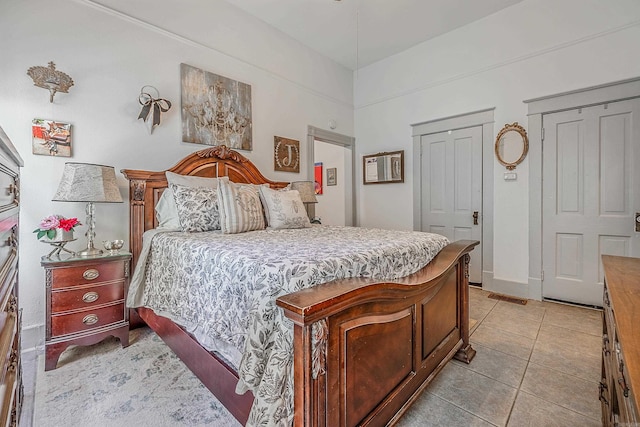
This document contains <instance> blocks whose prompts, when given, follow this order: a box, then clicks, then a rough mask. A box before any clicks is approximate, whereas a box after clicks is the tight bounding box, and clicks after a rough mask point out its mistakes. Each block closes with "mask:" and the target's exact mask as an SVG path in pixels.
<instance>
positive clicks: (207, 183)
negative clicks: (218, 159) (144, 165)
mask: <svg viewBox="0 0 640 427" xmlns="http://www.w3.org/2000/svg"><path fill="white" fill-rule="evenodd" d="M165 175H166V176H167V182H169V186H171V184H178V185H184V186H185V187H205V188H212V189H214V190H215V189H216V188H218V181H219V180H221V179H229V178H228V177H226V176H222V177H220V178H204V177H202V176H192V175H180V174H177V173H173V172H169V171H167V172H165Z"/></svg>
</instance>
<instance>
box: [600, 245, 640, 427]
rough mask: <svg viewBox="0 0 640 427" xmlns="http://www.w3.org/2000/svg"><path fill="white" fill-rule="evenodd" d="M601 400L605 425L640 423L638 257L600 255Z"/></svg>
mask: <svg viewBox="0 0 640 427" xmlns="http://www.w3.org/2000/svg"><path fill="white" fill-rule="evenodd" d="M602 264H603V265H604V275H605V286H604V304H603V306H604V312H603V321H602V324H603V325H602V380H601V382H600V402H601V405H602V424H603V425H604V426H637V425H640V424H639V423H640V414H639V413H638V408H640V400H639V397H640V258H627V257H619V256H610V255H603V256H602Z"/></svg>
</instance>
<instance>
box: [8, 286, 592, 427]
mask: <svg viewBox="0 0 640 427" xmlns="http://www.w3.org/2000/svg"><path fill="white" fill-rule="evenodd" d="M488 295H489V292H486V291H483V290H481V289H478V288H473V287H472V288H471V289H470V312H471V313H470V314H471V315H470V317H471V318H472V319H474V320H476V323H475V325H474V326H473V327H472V334H471V343H472V345H473V347H474V348H475V349H476V350H477V354H476V357H475V358H474V359H473V361H472V362H471V363H470V364H469V365H467V364H465V363H462V362H458V361H453V362H451V363H449V364H447V366H445V368H444V369H443V370H442V372H440V374H439V375H438V376H437V377H436V379H435V380H434V382H433V383H432V384H430V385H429V387H427V388H426V389H425V391H424V392H423V393H422V395H421V396H420V397H419V398H418V400H417V401H416V402H415V403H414V405H412V407H411V408H410V409H409V411H408V412H407V413H406V414H405V415H404V416H403V417H402V419H401V420H400V422H399V423H398V426H400V427H414V426H420V427H422V426H447V427H449V426H465V427H466V426H514V427H515V426H559V427H560V426H562V427H566V426H580V427H586V426H600V425H601V423H600V402H599V400H598V382H599V381H600V363H601V361H600V357H601V356H600V348H601V334H602V320H601V319H602V318H601V312H600V311H598V310H590V309H584V308H578V307H574V306H569V305H563V304H557V303H549V302H539V301H529V302H528V303H527V304H526V305H524V306H523V305H519V304H513V303H509V302H504V301H497V300H494V299H489V298H487V296H488ZM32 353H34V354H29V353H28V354H25V355H24V356H23V370H24V375H23V381H24V386H25V401H24V406H23V411H22V418H21V422H20V424H19V425H20V426H21V427H30V426H31V425H32V418H33V405H34V394H35V380H36V371H37V363H36V357H35V352H32Z"/></svg>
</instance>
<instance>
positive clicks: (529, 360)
mask: <svg viewBox="0 0 640 427" xmlns="http://www.w3.org/2000/svg"><path fill="white" fill-rule="evenodd" d="M543 310H544V313H543V314H542V319H540V324H539V325H538V330H537V331H536V337H535V339H534V341H533V347H531V351H530V352H529V357H528V358H527V364H526V366H525V367H524V372H523V373H522V378H520V384H518V388H517V389H516V397H515V398H514V399H513V403H512V404H511V409H510V410H509V415H508V416H507V423H506V424H505V426H508V425H509V421H510V420H511V415H513V409H514V408H515V406H516V400H518V396H520V391H522V392H523V393H526V392H525V391H524V390H522V383H523V382H524V377H525V376H526V375H527V370H528V369H529V364H531V356H532V355H533V351H534V350H535V348H536V344H538V337H539V336H540V329H542V322H544V318H545V316H546V315H547V309H546V308H543Z"/></svg>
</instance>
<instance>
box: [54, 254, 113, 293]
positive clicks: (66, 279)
mask: <svg viewBox="0 0 640 427" xmlns="http://www.w3.org/2000/svg"><path fill="white" fill-rule="evenodd" d="M124 264H125V263H124V261H118V262H109V263H99V264H98V263H96V264H92V265H82V266H77V267H68V268H57V269H55V270H53V271H52V272H51V274H52V275H53V285H52V287H53V289H61V288H68V287H72V286H77V285H83V284H90V283H99V282H110V281H113V280H119V279H123V278H124Z"/></svg>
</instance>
